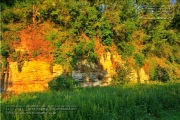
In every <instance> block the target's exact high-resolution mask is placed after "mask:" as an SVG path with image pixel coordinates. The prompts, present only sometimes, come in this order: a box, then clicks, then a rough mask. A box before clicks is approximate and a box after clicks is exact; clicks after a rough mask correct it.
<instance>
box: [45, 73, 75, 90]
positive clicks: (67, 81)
mask: <svg viewBox="0 0 180 120" xmlns="http://www.w3.org/2000/svg"><path fill="white" fill-rule="evenodd" d="M75 85H77V82H76V81H75V80H73V79H72V78H71V77H66V76H64V75H62V76H58V77H56V78H54V79H53V80H51V81H50V82H48V86H49V89H50V90H56V91H62V90H70V89H73V88H74V87H75Z"/></svg>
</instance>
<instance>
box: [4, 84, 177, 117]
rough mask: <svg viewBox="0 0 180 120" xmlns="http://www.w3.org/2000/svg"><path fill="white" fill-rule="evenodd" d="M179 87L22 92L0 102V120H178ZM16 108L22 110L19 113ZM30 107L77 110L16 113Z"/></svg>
mask: <svg viewBox="0 0 180 120" xmlns="http://www.w3.org/2000/svg"><path fill="white" fill-rule="evenodd" d="M179 86H180V83H164V84H161V83H155V84H148V85H147V84H136V85H123V86H116V87H111V86H108V87H94V88H78V89H74V90H73V91H61V92H55V91H47V92H41V93H40V92H36V93H24V94H21V95H19V96H13V97H11V98H9V99H3V100H2V111H1V116H2V120H24V119H26V120H31V119H33V120H129V119H132V120H136V119H138V120H139V119H142V120H152V119H172V120H173V119H175V120H176V119H177V120H178V119H180V113H179V111H180V104H179V103H180V87H179ZM12 106H15V107H16V111H17V112H15V113H14V114H7V112H8V110H6V109H7V108H9V107H12ZM18 106H19V107H24V108H23V109H22V110H19V111H18V110H17V107H18ZM32 106H36V107H40V108H43V107H49V108H50V107H51V108H53V107H61V108H63V107H77V110H66V111H65V110H61V111H58V110H56V111H55V110H54V111H53V112H54V113H49V114H48V113H44V114H18V113H20V112H24V113H25V111H26V110H27V109H28V107H32ZM12 111H15V110H14V109H13V110H12ZM44 111H45V110H44ZM36 112H38V111H36Z"/></svg>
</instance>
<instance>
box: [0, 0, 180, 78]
mask: <svg viewBox="0 0 180 120" xmlns="http://www.w3.org/2000/svg"><path fill="white" fill-rule="evenodd" d="M170 4H171V3H170V1H169V0H148V1H143V0H138V1H136V2H135V1H134V0H132V1H123V0H118V1H115V0H113V1H110V0H105V1H103V0H98V1H95V0H85V1H82V0H78V1H77V0H68V1H67V0H56V1H54V0H39V1H36V0H11V1H4V0H3V1H2V2H1V5H2V32H3V33H4V34H3V36H1V37H2V43H1V55H2V56H3V57H4V58H7V57H10V58H11V59H13V60H14V61H17V60H19V58H18V57H20V56H21V55H19V56H18V55H17V52H16V51H14V50H13V49H11V48H12V44H14V43H18V42H19V41H20V40H19V33H18V31H20V30H22V29H24V28H26V27H27V26H29V25H32V26H35V27H38V26H39V25H41V24H44V25H46V27H47V26H49V25H50V26H51V28H49V29H48V30H45V31H44V38H45V39H46V40H47V41H50V42H51V43H52V44H53V46H54V47H55V50H54V51H53V54H54V56H53V62H54V63H59V64H61V65H64V66H66V68H70V69H71V70H72V69H73V66H74V65H75V64H76V62H77V61H78V60H79V59H84V58H87V59H88V60H89V61H92V62H97V63H98V55H97V52H96V51H95V40H96V38H98V39H100V40H101V43H102V45H104V46H105V47H107V48H108V49H109V48H111V47H112V44H113V43H115V45H116V46H117V51H118V53H119V54H120V55H122V57H123V58H124V59H126V57H129V58H133V59H135V61H136V65H135V66H132V67H134V68H138V67H139V68H141V67H143V66H144V65H146V64H147V63H148V64H153V63H151V62H152V61H153V62H155V64H157V65H155V66H154V67H155V68H153V69H154V71H158V70H159V68H160V70H159V71H163V72H162V73H163V74H166V75H167V76H169V77H167V78H164V77H160V76H163V75H152V74H153V72H152V71H153V70H150V69H151V67H150V66H149V68H147V70H146V72H147V73H148V72H149V73H150V75H152V76H151V78H153V79H156V80H157V79H158V80H159V79H161V78H162V79H163V80H162V81H166V80H167V79H174V78H178V77H179V73H178V71H179V69H180V47H179V46H180V32H179V15H180V13H179V11H178V10H179V6H180V3H179V1H177V2H176V4H174V5H173V6H169V5H170ZM153 6H158V8H157V9H153V11H149V9H148V8H151V7H153ZM164 6H165V7H166V6H168V7H169V8H170V10H171V11H165V12H166V14H165V13H164V12H163V11H161V10H162V9H164V8H165V7H164ZM25 11H26V12H25ZM161 12H162V13H161ZM160 13H161V14H160ZM169 17H170V18H172V19H169ZM83 35H85V36H86V37H87V38H88V39H87V38H86V37H83ZM109 50H110V51H111V49H109ZM39 54H42V52H41V51H40V50H39V51H32V57H33V58H36V57H37V56H38V55H39ZM157 59H158V60H159V61H160V62H158V61H157ZM25 60H26V59H25ZM21 61H23V60H21ZM161 63H165V64H161ZM161 69H162V70H161ZM164 71H166V72H164ZM172 71H173V72H172ZM159 73H160V72H159ZM154 76H159V77H154ZM172 76H176V77H172ZM165 79H166V80H165Z"/></svg>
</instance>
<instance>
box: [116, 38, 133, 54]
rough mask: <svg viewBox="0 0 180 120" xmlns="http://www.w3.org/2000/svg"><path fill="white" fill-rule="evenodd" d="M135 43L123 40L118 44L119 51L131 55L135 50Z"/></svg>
mask: <svg viewBox="0 0 180 120" xmlns="http://www.w3.org/2000/svg"><path fill="white" fill-rule="evenodd" d="M134 49H135V48H134V45H133V44H132V43H126V42H124V41H123V42H121V43H119V44H118V53H119V54H121V55H123V56H131V55H132V54H133V52H134Z"/></svg>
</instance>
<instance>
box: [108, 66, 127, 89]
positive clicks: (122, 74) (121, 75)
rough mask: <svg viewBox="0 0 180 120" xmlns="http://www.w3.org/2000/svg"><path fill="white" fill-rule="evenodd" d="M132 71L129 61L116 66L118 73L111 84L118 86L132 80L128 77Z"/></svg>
mask: <svg viewBox="0 0 180 120" xmlns="http://www.w3.org/2000/svg"><path fill="white" fill-rule="evenodd" d="M130 72H131V68H130V66H129V64H128V63H126V64H125V65H118V66H117V68H116V73H117V74H116V75H115V76H114V78H113V81H112V83H111V85H113V86H117V85H120V84H125V83H129V82H130V78H129V77H128V76H129V74H130Z"/></svg>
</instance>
